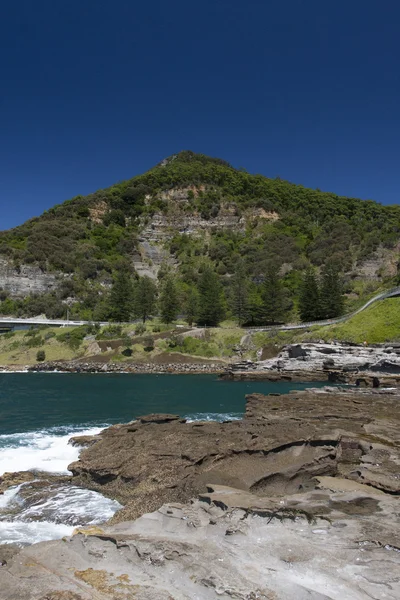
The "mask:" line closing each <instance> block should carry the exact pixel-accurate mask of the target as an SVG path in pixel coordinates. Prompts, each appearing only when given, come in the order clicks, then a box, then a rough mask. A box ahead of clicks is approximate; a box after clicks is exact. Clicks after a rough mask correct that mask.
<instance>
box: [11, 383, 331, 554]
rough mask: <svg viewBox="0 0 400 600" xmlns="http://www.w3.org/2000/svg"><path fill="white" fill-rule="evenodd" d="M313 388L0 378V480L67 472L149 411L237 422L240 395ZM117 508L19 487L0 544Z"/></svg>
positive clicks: (65, 488)
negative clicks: (99, 441)
mask: <svg viewBox="0 0 400 600" xmlns="http://www.w3.org/2000/svg"><path fill="white" fill-rule="evenodd" d="M322 385H324V384H321V383H310V382H308V383H304V384H301V383H290V384H289V383H280V382H279V383H270V382H246V381H238V382H233V381H221V380H219V379H218V378H217V377H216V376H215V375H132V374H74V373H71V374H63V373H2V374H0V477H1V475H2V474H3V473H5V472H14V471H27V470H29V471H33V472H37V471H40V472H41V473H42V474H43V473H53V474H54V473H68V465H69V464H70V463H71V462H73V461H75V460H77V458H78V456H79V452H80V449H79V448H78V447H75V446H72V445H71V444H69V439H70V438H71V436H73V435H87V434H89V435H90V434H95V433H98V432H99V431H101V430H102V429H103V428H104V427H107V426H108V425H111V424H113V423H122V422H127V421H131V420H132V419H134V418H136V417H138V416H140V415H144V414H149V413H157V412H158V413H160V412H162V413H173V414H177V415H180V416H182V417H186V418H187V419H188V420H191V421H195V420H216V421H224V420H228V419H240V418H241V416H242V415H243V412H244V408H245V395H246V394H249V393H252V392H260V393H264V394H268V393H283V394H284V393H287V392H289V391H290V390H293V389H305V388H306V387H317V386H322ZM119 508H120V505H119V504H118V502H116V501H114V500H110V499H109V498H105V497H104V496H102V495H101V494H98V493H96V492H91V491H89V490H85V489H82V488H79V487H77V486H71V485H60V484H59V485H54V484H49V486H48V487H47V488H46V489H45V493H44V489H43V486H42V485H41V484H38V483H37V482H36V483H35V482H33V483H32V482H29V483H24V484H22V485H19V486H16V487H14V488H10V489H8V490H7V491H6V492H5V493H4V494H3V495H0V543H17V544H20V545H24V544H31V543H35V542H39V541H43V540H48V539H56V538H59V537H62V536H64V535H70V534H71V533H72V531H73V529H74V528H75V527H77V526H82V525H89V524H90V525H92V524H98V523H102V522H104V521H106V520H108V519H109V518H110V517H111V516H112V515H113V514H114V513H115V512H116V511H117V510H118V509H119Z"/></svg>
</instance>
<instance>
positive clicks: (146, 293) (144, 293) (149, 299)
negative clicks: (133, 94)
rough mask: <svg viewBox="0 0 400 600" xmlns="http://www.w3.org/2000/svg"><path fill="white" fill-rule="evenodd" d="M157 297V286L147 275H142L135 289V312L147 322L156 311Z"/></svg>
mask: <svg viewBox="0 0 400 600" xmlns="http://www.w3.org/2000/svg"><path fill="white" fill-rule="evenodd" d="M156 299H157V286H156V284H155V283H154V281H152V280H151V279H150V277H147V276H146V275H145V276H144V277H140V278H139V281H138V282H137V284H136V286H135V291H134V312H135V315H136V316H137V317H140V318H141V319H142V320H143V323H145V322H146V319H148V318H149V316H150V315H151V314H152V313H153V312H154V310H155V307H156Z"/></svg>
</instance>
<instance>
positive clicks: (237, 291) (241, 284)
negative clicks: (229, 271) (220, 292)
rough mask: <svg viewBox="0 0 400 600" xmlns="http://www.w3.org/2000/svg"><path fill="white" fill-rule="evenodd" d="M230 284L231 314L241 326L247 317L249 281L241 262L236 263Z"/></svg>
mask: <svg viewBox="0 0 400 600" xmlns="http://www.w3.org/2000/svg"><path fill="white" fill-rule="evenodd" d="M231 283H232V294H233V297H232V305H233V314H234V315H235V316H236V317H237V320H238V322H239V325H242V324H243V323H245V322H246V321H247V319H248V316H249V281H248V279H247V276H246V268H245V265H244V262H243V260H239V261H238V262H237V265H236V269H235V273H234V275H233V277H232V280H231Z"/></svg>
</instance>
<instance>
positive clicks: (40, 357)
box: [36, 350, 46, 362]
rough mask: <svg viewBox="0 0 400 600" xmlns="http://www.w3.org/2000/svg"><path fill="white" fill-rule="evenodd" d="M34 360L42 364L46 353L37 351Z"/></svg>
mask: <svg viewBox="0 0 400 600" xmlns="http://www.w3.org/2000/svg"><path fill="white" fill-rule="evenodd" d="M36 360H37V361H38V362H43V361H44V360H46V352H45V351H44V350H38V351H37V353H36Z"/></svg>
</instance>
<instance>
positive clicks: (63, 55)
mask: <svg viewBox="0 0 400 600" xmlns="http://www.w3.org/2000/svg"><path fill="white" fill-rule="evenodd" d="M399 24H400V2H398V0H379V1H378V0H346V1H344V0H335V1H333V0H330V1H327V0H325V1H324V0H246V1H244V0H241V1H239V0H202V1H201V2H200V1H193V0H192V1H190V0H169V1H165V0H162V1H161V0H147V2H138V1H135V0H68V1H67V0H37V1H36V2H35V1H34V0H4V1H3V2H2V5H1V15H0V86H1V88H0V206H1V212H0V229H6V228H8V227H11V226H14V225H16V224H18V223H21V222H23V221H24V220H26V219H27V218H29V217H31V216H34V215H38V214H40V213H41V212H42V211H43V210H44V209H45V208H49V207H50V206H52V205H54V204H57V203H60V202H62V201H63V200H66V199H68V198H71V197H73V196H75V195H77V194H86V193H89V192H91V191H94V190H96V189H99V188H102V187H106V186H108V185H111V184H113V183H115V182H116V181H120V180H122V179H126V178H129V177H133V176H134V175H136V174H138V173H141V172H143V171H144V170H147V169H148V168H151V167H152V166H153V165H154V164H156V163H157V162H159V161H160V160H161V159H162V158H164V157H166V156H169V155H171V154H174V153H176V152H178V151H180V150H186V149H190V150H194V151H196V152H203V153H205V154H209V155H212V156H218V157H220V158H224V159H226V160H228V161H229V162H231V163H232V164H233V165H234V166H236V167H245V168H246V169H247V170H248V171H250V172H257V173H262V174H264V175H267V176H270V177H275V176H277V175H279V176H280V177H282V178H285V179H288V180H290V181H293V182H296V183H301V184H303V185H306V186H310V187H318V188H320V189H324V190H329V191H333V192H336V193H338V194H343V195H349V196H356V197H361V198H372V199H375V200H379V201H380V202H383V203H387V204H393V203H397V202H399V174H400V173H399V167H400V164H399V163H400V161H399V159H400V152H399V144H400V67H399V59H400V35H399V26H400V25H399Z"/></svg>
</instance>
